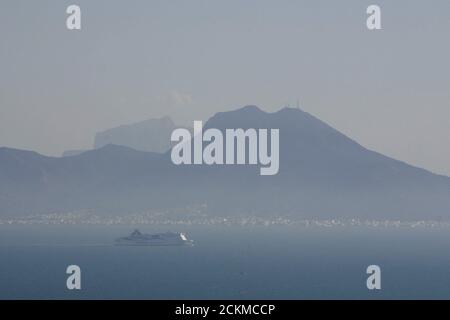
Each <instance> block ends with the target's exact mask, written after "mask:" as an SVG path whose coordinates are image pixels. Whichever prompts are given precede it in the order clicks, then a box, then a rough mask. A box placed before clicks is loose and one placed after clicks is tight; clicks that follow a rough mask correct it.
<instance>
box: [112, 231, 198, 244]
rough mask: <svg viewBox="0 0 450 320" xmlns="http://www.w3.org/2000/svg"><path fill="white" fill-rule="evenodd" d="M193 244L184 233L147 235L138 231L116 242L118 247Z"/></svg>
mask: <svg viewBox="0 0 450 320" xmlns="http://www.w3.org/2000/svg"><path fill="white" fill-rule="evenodd" d="M193 243H194V242H193V241H192V240H189V239H188V238H187V237H186V235H185V234H184V233H174V232H166V233H157V234H145V233H141V232H140V231H139V230H137V229H136V230H134V231H133V232H132V233H131V234H130V235H129V236H128V237H122V238H119V239H117V240H116V242H115V244H116V245H118V246H185V245H193Z"/></svg>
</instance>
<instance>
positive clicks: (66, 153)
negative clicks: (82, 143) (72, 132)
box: [61, 149, 87, 157]
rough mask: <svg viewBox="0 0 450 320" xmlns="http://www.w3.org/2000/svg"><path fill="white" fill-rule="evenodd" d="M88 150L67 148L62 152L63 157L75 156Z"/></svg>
mask: <svg viewBox="0 0 450 320" xmlns="http://www.w3.org/2000/svg"><path fill="white" fill-rule="evenodd" d="M86 151H87V150H83V149H77V150H66V151H64V152H63V153H62V155H61V157H73V156H78V155H80V154H82V153H84V152H86Z"/></svg>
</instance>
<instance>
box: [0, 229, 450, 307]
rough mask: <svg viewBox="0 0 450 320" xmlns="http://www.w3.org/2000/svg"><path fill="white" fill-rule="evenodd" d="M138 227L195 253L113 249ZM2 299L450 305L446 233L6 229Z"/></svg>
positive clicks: (1, 244) (0, 240)
mask: <svg viewBox="0 0 450 320" xmlns="http://www.w3.org/2000/svg"><path fill="white" fill-rule="evenodd" d="M135 228H138V229H140V231H142V232H146V233H158V232H166V231H173V232H185V233H186V234H187V235H188V237H189V238H190V239H192V240H194V241H195V245H194V246H192V247H190V246H186V247H184V246H180V247H134V246H128V247H120V246H114V240H115V239H116V238H118V237H121V236H126V235H128V234H129V233H131V232H132V231H133V230H134V229H135ZM69 265H77V266H79V267H80V269H81V289H80V290H69V289H68V288H67V286H66V281H67V278H68V277H69V275H68V274H67V273H66V269H67V267H68V266H69ZM369 265H377V266H379V267H380V269H381V289H380V290H369V289H368V288H367V283H366V282H367V278H368V277H369V275H368V274H367V273H366V271H367V267H368V266H369ZM0 299H289V300H290V299H306V300H309V299H450V228H449V227H418V228H412V227H368V226H337V227H311V226H286V225H271V226H261V225H254V226H227V225H0Z"/></svg>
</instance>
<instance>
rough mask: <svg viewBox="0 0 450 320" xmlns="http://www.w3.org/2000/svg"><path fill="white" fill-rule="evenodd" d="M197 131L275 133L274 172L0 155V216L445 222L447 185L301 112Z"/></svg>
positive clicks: (126, 154) (218, 122)
mask: <svg viewBox="0 0 450 320" xmlns="http://www.w3.org/2000/svg"><path fill="white" fill-rule="evenodd" d="M206 128H218V129H220V130H224V129H226V128H243V129H247V128H256V129H258V128H267V129H270V128H278V129H279V130H280V170H279V173H278V174H277V175H274V176H260V175H259V166H257V165H247V166H236V165H234V166H230V165H228V166H206V165H204V166H195V165H191V166H175V165H173V164H172V162H171V160H170V151H169V152H167V153H165V154H157V153H147V152H141V151H136V150H133V149H130V148H126V147H119V146H113V145H108V146H106V147H103V148H101V149H98V150H93V151H88V152H85V153H83V154H81V155H79V156H74V157H68V158H48V157H44V156H41V155H38V154H36V153H33V152H27V151H20V150H13V149H5V148H1V149H0V178H1V180H0V200H1V202H0V214H3V215H13V214H26V213H30V212H48V211H68V210H74V209H86V208H93V209H95V210H97V211H99V212H122V213H123V212H133V211H136V210H146V209H155V208H171V207H180V206H181V207H182V206H186V205H191V204H201V203H207V204H208V210H209V211H210V213H211V214H227V215H230V214H252V215H278V214H283V215H295V216H301V217H309V218H332V217H360V218H374V219H436V218H440V217H444V218H448V219H450V178H448V177H444V176H439V175H435V174H433V173H431V172H428V171H426V170H423V169H420V168H416V167H413V166H410V165H408V164H406V163H404V162H401V161H397V160H394V159H391V158H389V157H386V156H383V155H381V154H379V153H376V152H373V151H370V150H368V149H366V148H364V147H362V146H361V145H359V144H358V143H356V142H355V141H353V140H351V139H349V138H348V137H346V136H345V135H343V134H341V133H339V132H338V131H336V130H335V129H333V128H332V127H330V126H328V125H327V124H325V123H324V122H322V121H320V120H318V119H317V118H315V117H313V116H311V115H309V114H308V113H306V112H303V111H301V110H298V109H290V108H285V109H282V110H280V111H278V112H275V113H266V112H263V111H261V110H260V109H259V108H257V107H255V106H247V107H244V108H241V109H238V110H235V111H230V112H222V113H218V114H216V115H214V116H213V117H212V118H211V119H209V120H208V121H207V122H206V123H205V129H206Z"/></svg>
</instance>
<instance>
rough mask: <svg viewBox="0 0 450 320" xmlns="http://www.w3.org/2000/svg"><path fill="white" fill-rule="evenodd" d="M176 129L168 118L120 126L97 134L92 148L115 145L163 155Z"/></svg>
mask: <svg viewBox="0 0 450 320" xmlns="http://www.w3.org/2000/svg"><path fill="white" fill-rule="evenodd" d="M176 127H177V126H176V125H175V123H174V122H173V121H172V119H171V118H169V117H163V118H160V119H149V120H145V121H142V122H138V123H133V124H129V125H122V126H119V127H116V128H112V129H108V130H106V131H102V132H99V133H97V134H96V135H95V142H94V148H95V149H98V148H102V147H104V146H106V145H108V144H116V145H121V146H126V147H130V148H133V149H136V150H140V151H150V152H160V153H163V152H166V151H167V150H169V149H170V148H171V142H170V135H171V134H172V131H173V130H174V129H175V128H176Z"/></svg>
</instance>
